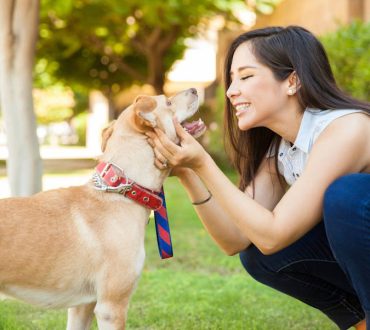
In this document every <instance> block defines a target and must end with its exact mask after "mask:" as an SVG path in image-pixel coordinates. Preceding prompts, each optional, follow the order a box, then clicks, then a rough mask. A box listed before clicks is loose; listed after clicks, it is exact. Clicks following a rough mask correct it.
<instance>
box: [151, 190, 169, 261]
mask: <svg viewBox="0 0 370 330" xmlns="http://www.w3.org/2000/svg"><path fill="white" fill-rule="evenodd" d="M159 197H160V198H161V199H162V206H161V207H160V208H159V209H158V210H156V211H154V220H155V230H156V232H157V243H158V250H159V255H160V256H161V258H162V259H167V258H171V257H172V256H173V251H172V242H171V233H170V225H169V223H168V216H167V209H166V199H165V198H164V190H163V187H162V189H161V192H160V194H159Z"/></svg>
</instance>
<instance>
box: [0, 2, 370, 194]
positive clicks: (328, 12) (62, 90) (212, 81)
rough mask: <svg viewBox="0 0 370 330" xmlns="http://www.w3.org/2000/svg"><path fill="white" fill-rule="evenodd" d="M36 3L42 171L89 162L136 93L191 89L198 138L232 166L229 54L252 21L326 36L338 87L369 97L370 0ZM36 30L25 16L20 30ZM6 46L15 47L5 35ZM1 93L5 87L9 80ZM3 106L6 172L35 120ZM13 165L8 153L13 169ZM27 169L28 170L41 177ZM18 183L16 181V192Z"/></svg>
mask: <svg viewBox="0 0 370 330" xmlns="http://www.w3.org/2000/svg"><path fill="white" fill-rule="evenodd" d="M5 2H12V0H7V1H5ZM13 2H14V1H13ZM27 2H29V3H34V4H35V3H37V4H38V1H36V0H27V1H24V2H23V5H24V6H25V7H26V6H27ZM18 6H19V5H18ZM16 9H17V8H15V9H14V10H16ZM18 9H19V8H18ZM14 10H13V12H14ZM23 10H24V11H25V10H28V9H27V8H26V9H23ZM36 10H37V15H38V17H39V18H38V19H37V20H34V21H33V23H32V24H33V25H34V27H33V28H34V29H35V30H36V32H37V38H36V41H35V49H34V50H27V53H28V55H25V56H29V57H30V58H31V59H32V58H33V62H32V61H29V62H28V64H27V65H28V66H31V67H32V77H33V78H32V79H33V81H32V99H30V100H29V101H30V102H33V105H32V104H30V105H29V107H28V109H24V111H27V112H34V114H35V121H36V124H35V125H34V126H33V127H31V129H30V130H31V131H32V130H36V136H37V142H38V144H35V143H34V144H33V145H31V146H29V147H28V149H37V148H39V147H40V154H41V158H42V165H43V169H44V171H45V170H47V169H50V168H59V167H69V168H75V167H85V166H86V165H88V166H90V165H91V164H90V163H89V162H86V160H88V159H94V158H95V157H96V156H97V155H99V153H100V131H101V129H102V128H103V127H105V126H106V125H107V124H108V122H109V121H110V120H112V119H114V118H116V117H117V116H118V115H119V114H120V112H121V111H122V110H123V109H125V107H127V106H128V105H129V104H131V103H132V101H133V100H134V98H135V96H136V95H138V94H162V93H165V94H168V95H170V94H173V93H176V92H178V91H180V90H182V89H185V88H189V87H196V88H197V90H198V92H199V95H200V96H201V102H202V105H201V108H200V113H199V116H200V117H202V119H203V120H204V121H205V122H206V124H207V126H208V128H209V129H208V132H207V133H206V134H205V135H204V136H203V138H202V140H201V142H202V144H203V145H204V146H205V147H206V148H207V150H208V151H209V152H210V153H211V154H212V156H213V157H214V158H215V159H216V160H217V162H218V163H219V164H220V166H222V167H224V168H225V167H226V168H227V167H229V162H228V159H227V157H226V155H225V151H224V148H223V143H222V118H223V106H224V88H223V86H222V67H223V57H224V54H225V51H226V49H227V47H228V45H229V43H230V41H231V40H232V39H233V38H234V37H235V36H237V35H238V34H240V33H242V32H243V31H247V30H250V29H254V28H260V27H265V26H271V25H283V26H286V25H291V24H295V25H301V26H303V27H306V28H307V29H309V30H311V31H312V32H313V33H315V34H316V35H317V36H319V37H320V39H321V40H322V41H323V43H324V45H325V47H326V49H327V51H328V53H329V56H330V59H331V63H332V66H333V69H334V72H335V76H336V78H337V80H338V82H339V85H340V86H341V87H342V88H343V89H345V90H346V91H348V92H349V93H351V94H352V95H354V96H356V97H359V98H362V99H367V100H368V99H369V95H370V68H369V64H368V60H369V58H370V57H369V55H370V47H369V45H370V25H369V21H370V0H300V1H296V0H202V1H199V0H170V1H160V0H159V1H158V0H135V1H133V0H131V1H119V0H109V1H102V0H101V1H100V0H53V1H51V0H41V2H40V3H39V7H38V8H37V9H36ZM9 15H11V14H9ZM13 15H14V16H13V18H12V19H13V20H14V21H16V20H17V19H18V20H19V17H18V18H17V15H15V14H14V13H13ZM0 23H1V22H0ZM3 23H4V22H3ZM4 24H5V23H4ZM31 29H32V28H31V27H30V26H29V25H27V26H26V25H25V24H23V25H22V24H20V28H19V29H18V30H17V31H15V32H14V34H15V36H17V34H19V35H21V34H25V35H27V33H29V30H31ZM2 52H9V49H8V47H6V43H2ZM31 52H34V53H33V54H30V53H31ZM9 56H11V54H10V55H9ZM3 62H4V61H3ZM3 65H6V64H3ZM11 74H15V75H16V74H17V73H16V72H15V73H14V72H13V73H10V75H11ZM19 75H20V74H19V72H18V79H19ZM3 80H4V78H3ZM7 80H9V78H7ZM3 84H7V82H3ZM1 94H2V95H7V94H8V92H7V90H6V89H5V90H4V88H3V89H2V90H1V93H0V95H1ZM14 102H15V101H14ZM1 105H2V108H3V110H4V111H1V115H0V162H1V164H0V165H1V172H0V173H1V174H2V175H5V173H6V169H5V160H7V159H8V157H9V153H8V152H9V149H10V148H13V149H15V148H16V146H13V147H11V144H10V143H8V141H9V133H10V132H11V131H14V130H19V127H20V126H19V125H18V124H17V123H18V122H25V123H24V124H23V125H25V126H27V125H28V124H27V120H28V121H29V119H27V118H28V117H27V116H23V115H19V118H15V119H13V121H12V122H10V121H8V122H7V123H6V121H4V120H3V119H4V118H3V117H4V116H3V114H4V113H6V111H7V110H6V109H5V108H6V107H8V108H9V107H10V108H11V107H12V106H11V105H10V106H9V104H8V105H7V104H6V103H5V102H2V103H1ZM23 107H26V108H27V105H26V106H23ZM8 112H11V109H10V110H8ZM29 134H30V133H29ZM14 139H15V140H16V142H13V144H14V145H17V144H18V145H22V144H24V141H23V140H22V136H21V135H19V136H17V137H15V138H14ZM25 139H26V140H27V137H26V138H25ZM36 154H37V152H36ZM10 157H11V156H10ZM76 159H80V160H81V162H77V161H76ZM65 160H72V161H69V162H66V161H65ZM18 163H19V161H18ZM12 166H13V165H12V163H11V161H9V164H8V172H9V168H10V167H12ZM29 168H30V166H28V167H26V166H25V168H24V169H23V170H22V172H23V171H29V172H28V176H33V177H36V176H37V175H39V174H38V173H36V171H34V172H33V173H32V172H30V170H29ZM24 184H26V183H24ZM30 184H31V185H32V184H33V185H36V184H35V183H30ZM13 185H15V184H13ZM1 186H4V185H3V184H2V185H1ZM17 189H18V191H17ZM19 190H20V189H19V188H16V187H14V189H13V194H15V195H17V194H21V192H19ZM34 190H36V189H34ZM32 192H33V191H32ZM3 194H4V193H3Z"/></svg>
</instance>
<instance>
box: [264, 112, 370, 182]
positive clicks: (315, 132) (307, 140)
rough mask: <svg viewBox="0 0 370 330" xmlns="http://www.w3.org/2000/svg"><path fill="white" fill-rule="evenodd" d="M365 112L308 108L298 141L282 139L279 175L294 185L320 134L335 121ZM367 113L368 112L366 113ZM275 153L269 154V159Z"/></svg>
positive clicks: (279, 154) (279, 155)
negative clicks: (292, 142)
mask: <svg viewBox="0 0 370 330" xmlns="http://www.w3.org/2000/svg"><path fill="white" fill-rule="evenodd" d="M355 112H364V111H361V110H355V109H339V110H318V109H310V108H307V109H306V110H305V112H304V114H303V118H302V121H301V125H300V127H299V131H298V134H297V137H296V140H295V142H294V144H293V146H291V144H290V143H289V142H288V141H286V140H284V139H282V140H281V143H280V145H279V152H278V168H279V173H280V174H281V175H282V176H284V178H285V180H286V182H287V183H288V184H289V185H292V184H293V183H294V182H295V181H296V180H297V179H298V178H299V176H300V175H301V173H302V171H303V169H304V168H305V166H306V162H307V159H308V156H309V154H310V152H311V149H312V146H313V144H314V143H315V141H316V139H317V138H318V136H319V135H320V133H321V132H322V131H323V130H324V129H325V128H326V127H327V126H328V125H329V124H330V123H331V122H332V121H333V120H335V119H337V118H339V117H342V116H345V115H348V114H351V113H355ZM364 113H366V112H364ZM273 155H274V153H272V152H271V153H270V152H269V153H268V157H271V156H273Z"/></svg>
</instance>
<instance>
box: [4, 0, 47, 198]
mask: <svg viewBox="0 0 370 330" xmlns="http://www.w3.org/2000/svg"><path fill="white" fill-rule="evenodd" d="M1 2H2V3H1V11H0V95H1V108H2V111H3V112H4V119H5V126H6V132H7V141H8V151H9V157H8V161H7V171H8V178H9V182H10V189H11V194H12V195H13V196H28V195H31V194H34V193H36V192H38V191H40V190H41V176H42V163H41V158H40V152H39V144H38V140H37V134H36V120H35V114H34V110H33V98H32V68H33V63H34V55H35V45H36V40H37V34H38V15H39V0H2V1H1Z"/></svg>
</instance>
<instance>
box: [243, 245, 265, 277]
mask: <svg viewBox="0 0 370 330" xmlns="http://www.w3.org/2000/svg"><path fill="white" fill-rule="evenodd" d="M239 258H240V261H241V263H242V265H243V267H244V268H245V270H246V271H247V273H248V274H249V275H250V276H252V277H253V278H254V279H255V280H257V281H259V282H264V281H263V279H264V278H265V275H266V274H267V273H269V272H268V268H267V266H266V265H265V263H264V262H263V259H264V258H266V256H265V255H263V254H262V253H261V252H260V251H259V250H258V249H257V248H256V247H255V246H250V247H249V248H248V249H246V250H244V251H242V252H240V253H239Z"/></svg>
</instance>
